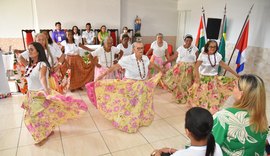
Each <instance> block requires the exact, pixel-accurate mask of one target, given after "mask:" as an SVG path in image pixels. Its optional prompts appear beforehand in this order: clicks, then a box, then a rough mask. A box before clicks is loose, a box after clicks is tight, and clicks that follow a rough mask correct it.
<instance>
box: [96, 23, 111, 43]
mask: <svg viewBox="0 0 270 156" xmlns="http://www.w3.org/2000/svg"><path fill="white" fill-rule="evenodd" d="M107 36H109V33H108V32H107V28H106V26H105V25H102V26H101V27H100V32H99V33H98V41H99V43H100V44H101V45H103V41H104V39H105V38H106V37H107Z"/></svg>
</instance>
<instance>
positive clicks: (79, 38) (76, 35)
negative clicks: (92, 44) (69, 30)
mask: <svg viewBox="0 0 270 156" xmlns="http://www.w3.org/2000/svg"><path fill="white" fill-rule="evenodd" d="M73 37H74V41H75V44H76V45H79V43H82V36H81V35H78V34H74V35H73Z"/></svg>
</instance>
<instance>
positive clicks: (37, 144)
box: [35, 131, 54, 146]
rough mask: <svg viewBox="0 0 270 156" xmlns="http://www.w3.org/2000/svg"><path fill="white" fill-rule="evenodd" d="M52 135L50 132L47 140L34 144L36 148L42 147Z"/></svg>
mask: <svg viewBox="0 0 270 156" xmlns="http://www.w3.org/2000/svg"><path fill="white" fill-rule="evenodd" d="M53 134H54V131H52V132H51V133H50V134H49V135H48V137H47V138H45V139H43V140H41V141H40V142H37V143H35V145H36V146H42V145H44V144H45V143H46V142H47V141H48V139H49V137H50V136H52V135H53Z"/></svg>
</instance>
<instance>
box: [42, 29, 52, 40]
mask: <svg viewBox="0 0 270 156" xmlns="http://www.w3.org/2000/svg"><path fill="white" fill-rule="evenodd" d="M43 31H47V32H48V34H49V35H50V37H51V39H52V33H53V30H52V29H40V33H42V32H43Z"/></svg>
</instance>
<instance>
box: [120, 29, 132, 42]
mask: <svg viewBox="0 0 270 156" xmlns="http://www.w3.org/2000/svg"><path fill="white" fill-rule="evenodd" d="M125 34H126V35H128V37H129V39H131V37H130V36H129V34H128V27H123V30H122V33H121V34H120V38H119V40H120V42H122V39H123V35H125Z"/></svg>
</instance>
